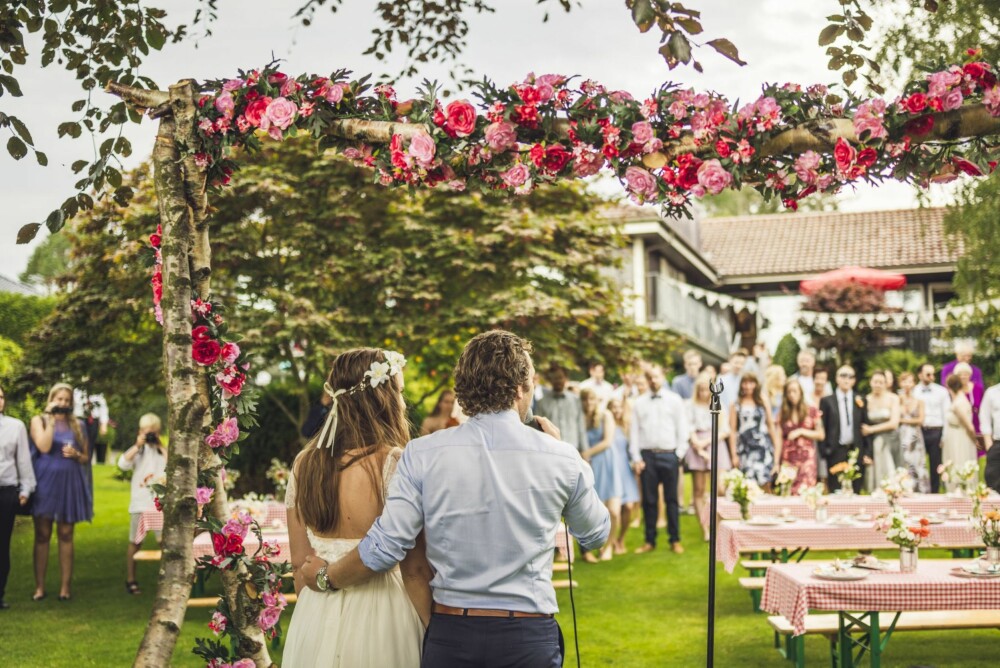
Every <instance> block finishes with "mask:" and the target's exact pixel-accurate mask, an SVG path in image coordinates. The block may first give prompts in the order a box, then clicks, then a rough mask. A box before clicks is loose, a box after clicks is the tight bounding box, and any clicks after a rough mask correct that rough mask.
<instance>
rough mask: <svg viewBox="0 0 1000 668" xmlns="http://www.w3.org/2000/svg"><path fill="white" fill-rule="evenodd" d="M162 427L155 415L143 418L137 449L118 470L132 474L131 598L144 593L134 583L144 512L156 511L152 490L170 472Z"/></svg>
mask: <svg viewBox="0 0 1000 668" xmlns="http://www.w3.org/2000/svg"><path fill="white" fill-rule="evenodd" d="M161 427H162V424H161V422H160V418H159V417H157V416H156V415H154V414H153V413H147V414H146V415H143V416H142V417H141V418H139V433H138V435H137V436H136V437H135V445H133V446H132V447H131V448H129V449H128V450H126V451H125V452H123V453H122V454H121V456H120V457H119V458H118V468H120V469H121V470H123V471H132V498H131V499H130V500H129V504H128V512H129V515H130V517H131V522H130V523H129V529H128V550H127V551H126V552H125V571H126V579H125V591H127V592H128V593H130V594H141V593H142V592H141V591H140V590H139V583H138V582H137V581H136V579H135V553H136V552H138V551H139V548H140V547H142V542H141V541H139V542H136V534H138V532H139V518H140V517H141V516H142V514H143V513H144V512H146V511H149V510H153V509H154V508H155V507H156V505H155V503H154V502H153V492H152V490H151V489H150V488H149V486H150V485H151V484H153V483H154V482H156V480H157V478H160V477H162V476H164V475H165V474H166V471H167V455H166V453H165V452H164V451H163V446H162V445H161V444H160V429H161ZM155 534H156V540H157V541H159V540H160V532H159V531H156V532H155Z"/></svg>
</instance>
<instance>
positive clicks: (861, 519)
mask: <svg viewBox="0 0 1000 668" xmlns="http://www.w3.org/2000/svg"><path fill="white" fill-rule="evenodd" d="M854 519H856V520H857V521H859V522H871V521H872V520H873V519H875V518H874V517H872V516H871V515H869V514H868V513H865V514H863V515H855V516H854Z"/></svg>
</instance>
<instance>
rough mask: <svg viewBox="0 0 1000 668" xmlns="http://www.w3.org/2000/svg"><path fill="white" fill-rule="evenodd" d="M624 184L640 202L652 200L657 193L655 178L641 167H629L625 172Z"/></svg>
mask: <svg viewBox="0 0 1000 668" xmlns="http://www.w3.org/2000/svg"><path fill="white" fill-rule="evenodd" d="M625 183H626V185H627V187H628V189H629V191H631V192H632V193H633V194H634V195H638V197H639V199H640V200H647V199H653V198H655V197H656V193H657V191H658V189H657V186H656V177H655V176H653V175H652V174H650V173H649V172H647V171H646V170H645V169H643V168H642V167H635V166H633V167H629V168H628V169H626V170H625Z"/></svg>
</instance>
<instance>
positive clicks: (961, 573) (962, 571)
mask: <svg viewBox="0 0 1000 668" xmlns="http://www.w3.org/2000/svg"><path fill="white" fill-rule="evenodd" d="M975 568H976V570H974V571H973V570H968V569H967V567H966V566H962V567H961V568H953V569H951V574H952V575H956V576H958V577H960V578H976V579H977V580H992V579H995V578H1000V572H998V573H987V572H985V571H980V570H978V568H979V567H978V566H976V567H975Z"/></svg>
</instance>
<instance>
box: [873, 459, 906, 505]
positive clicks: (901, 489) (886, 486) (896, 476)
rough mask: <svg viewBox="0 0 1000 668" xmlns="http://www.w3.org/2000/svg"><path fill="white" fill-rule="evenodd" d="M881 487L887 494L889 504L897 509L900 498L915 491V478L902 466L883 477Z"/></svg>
mask: <svg viewBox="0 0 1000 668" xmlns="http://www.w3.org/2000/svg"><path fill="white" fill-rule="evenodd" d="M879 489H880V490H882V493H883V494H885V498H886V500H887V501H888V502H889V505H890V506H891V507H892V508H893V509H895V508H896V502H897V501H899V498H900V497H902V496H905V495H906V494H908V493H910V492H911V491H913V479H912V478H911V477H910V473H909V472H908V471H907V470H906V469H904V468H902V467H900V468H897V469H896V470H895V471H894V472H893V473H890V474H889V475H887V476H886V477H885V478H883V479H882V482H880V483H879Z"/></svg>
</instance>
